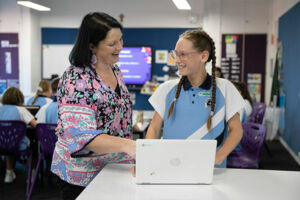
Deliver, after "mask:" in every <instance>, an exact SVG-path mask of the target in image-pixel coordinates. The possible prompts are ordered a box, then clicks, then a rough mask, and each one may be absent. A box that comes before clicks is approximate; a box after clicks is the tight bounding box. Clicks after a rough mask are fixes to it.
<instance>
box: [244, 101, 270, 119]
mask: <svg viewBox="0 0 300 200" xmlns="http://www.w3.org/2000/svg"><path fill="white" fill-rule="evenodd" d="M265 111H266V104H264V103H262V102H254V103H253V111H252V113H251V115H250V116H249V120H248V122H253V123H258V124H262V122H263V119H264V115H265Z"/></svg>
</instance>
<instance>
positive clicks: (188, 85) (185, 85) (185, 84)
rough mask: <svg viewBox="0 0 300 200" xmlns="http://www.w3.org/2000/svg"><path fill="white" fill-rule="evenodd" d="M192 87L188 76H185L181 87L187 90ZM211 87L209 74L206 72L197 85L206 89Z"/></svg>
mask: <svg viewBox="0 0 300 200" xmlns="http://www.w3.org/2000/svg"><path fill="white" fill-rule="evenodd" d="M191 87H192V85H191V83H190V82H189V80H188V78H187V77H186V76H185V77H184V80H183V89H184V90H188V89H190V88H191ZM210 87H211V76H210V75H209V74H207V76H206V79H205V81H204V82H203V83H202V84H201V85H200V86H199V88H202V89H205V90H208V89H209V88H210Z"/></svg>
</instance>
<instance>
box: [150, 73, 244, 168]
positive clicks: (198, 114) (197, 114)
mask: <svg viewBox="0 0 300 200" xmlns="http://www.w3.org/2000/svg"><path fill="white" fill-rule="evenodd" d="M178 82H179V79H177V80H170V81H167V82H165V83H163V84H161V85H160V86H159V87H158V88H157V90H156V91H155V92H154V94H153V95H152V96H151V97H150V99H149V102H150V104H151V105H152V106H153V108H154V110H155V111H156V112H157V113H158V114H159V115H160V117H161V118H162V119H163V120H164V128H163V139H216V140H217V142H218V148H220V146H221V144H222V143H223V142H224V135H226V133H227V132H228V126H227V122H228V120H229V119H231V118H232V117H233V116H234V115H235V114H236V113H238V112H239V110H241V109H242V108H243V107H244V100H243V98H242V96H241V95H240V93H239V92H238V90H237V89H236V88H235V86H234V85H233V84H232V83H231V82H230V81H228V80H226V79H222V78H217V79H216V83H217V87H216V104H215V111H214V114H213V117H212V127H211V130H210V131H208V129H207V126H206V122H207V119H208V117H209V115H210V112H211V110H210V104H211V89H212V87H211V76H210V75H208V74H207V76H206V80H205V81H204V82H203V84H202V85H201V86H199V87H192V85H191V84H190V83H189V81H188V79H187V78H186V77H185V79H184V82H183V84H182V86H181V92H180V95H179V98H178V99H177V101H176V102H175V106H174V110H173V114H172V115H171V116H170V117H169V119H168V110H169V108H170V106H171V103H172V101H173V99H174V98H175V93H176V89H177V85H178ZM220 167H226V160H224V162H223V163H222V164H221V165H220Z"/></svg>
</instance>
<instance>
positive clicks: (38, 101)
mask: <svg viewBox="0 0 300 200" xmlns="http://www.w3.org/2000/svg"><path fill="white" fill-rule="evenodd" d="M50 96H51V88H50V82H49V81H47V80H42V81H40V83H39V87H38V89H37V91H36V94H35V96H34V97H31V98H30V99H28V101H27V103H26V105H36V106H40V107H42V106H43V105H45V104H47V103H49V102H51V101H52V100H51V99H50Z"/></svg>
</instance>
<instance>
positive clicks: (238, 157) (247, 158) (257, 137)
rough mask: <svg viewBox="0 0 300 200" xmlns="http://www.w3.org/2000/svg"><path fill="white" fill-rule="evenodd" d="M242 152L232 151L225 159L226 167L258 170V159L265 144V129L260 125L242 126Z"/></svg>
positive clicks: (247, 123) (248, 124)
mask: <svg viewBox="0 0 300 200" xmlns="http://www.w3.org/2000/svg"><path fill="white" fill-rule="evenodd" d="M243 130H244V134H243V138H242V140H241V146H242V151H233V152H231V154H229V156H228V157H227V167H232V168H258V164H259V157H260V153H261V150H262V147H263V144H264V142H265V137H266V134H267V128H266V127H265V126H264V125H262V124H256V123H251V122H246V123H244V124H243Z"/></svg>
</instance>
